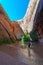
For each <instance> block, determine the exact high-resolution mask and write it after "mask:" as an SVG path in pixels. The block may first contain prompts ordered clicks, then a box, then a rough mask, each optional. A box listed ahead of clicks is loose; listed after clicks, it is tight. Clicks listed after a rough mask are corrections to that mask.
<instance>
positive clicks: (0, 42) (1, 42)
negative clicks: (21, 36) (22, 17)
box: [0, 38, 12, 44]
mask: <svg viewBox="0 0 43 65" xmlns="http://www.w3.org/2000/svg"><path fill="white" fill-rule="evenodd" d="M0 44H12V41H11V39H8V38H1V39H0Z"/></svg>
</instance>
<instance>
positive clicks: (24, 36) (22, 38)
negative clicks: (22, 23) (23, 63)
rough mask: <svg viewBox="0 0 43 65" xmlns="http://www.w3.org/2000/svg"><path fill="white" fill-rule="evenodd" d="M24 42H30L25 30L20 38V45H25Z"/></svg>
mask: <svg viewBox="0 0 43 65" xmlns="http://www.w3.org/2000/svg"><path fill="white" fill-rule="evenodd" d="M26 41H30V35H29V33H28V31H27V30H26V32H25V33H24V35H22V37H21V42H22V44H25V42H26Z"/></svg>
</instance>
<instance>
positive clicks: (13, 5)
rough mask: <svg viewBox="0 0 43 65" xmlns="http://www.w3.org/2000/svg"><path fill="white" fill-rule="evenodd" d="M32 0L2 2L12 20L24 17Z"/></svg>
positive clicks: (6, 0) (0, 2) (4, 0)
mask: <svg viewBox="0 0 43 65" xmlns="http://www.w3.org/2000/svg"><path fill="white" fill-rule="evenodd" d="M29 2H30V0H0V4H1V5H2V7H3V8H4V10H5V12H6V13H7V15H8V17H9V19H10V20H11V21H16V20H20V19H23V17H24V16H25V14H26V11H27V7H28V4H29Z"/></svg>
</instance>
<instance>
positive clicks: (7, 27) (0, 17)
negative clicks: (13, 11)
mask: <svg viewBox="0 0 43 65" xmlns="http://www.w3.org/2000/svg"><path fill="white" fill-rule="evenodd" d="M0 37H7V38H10V39H11V40H12V41H14V40H15V36H14V34H13V28H12V27H11V24H10V20H9V19H8V17H7V15H6V13H5V12H4V10H3V8H2V7H1V6H0Z"/></svg>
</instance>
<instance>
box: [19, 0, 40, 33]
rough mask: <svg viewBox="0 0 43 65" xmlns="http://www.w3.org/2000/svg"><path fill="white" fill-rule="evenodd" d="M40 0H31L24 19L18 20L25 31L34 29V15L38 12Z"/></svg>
mask: <svg viewBox="0 0 43 65" xmlns="http://www.w3.org/2000/svg"><path fill="white" fill-rule="evenodd" d="M39 1H40V0H30V3H29V5H28V8H27V12H26V15H25V17H24V19H23V20H21V21H18V23H19V25H20V26H21V28H22V29H23V31H25V30H28V32H30V31H31V30H32V29H33V23H34V22H33V21H34V17H35V14H36V10H37V7H38V4H39Z"/></svg>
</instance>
